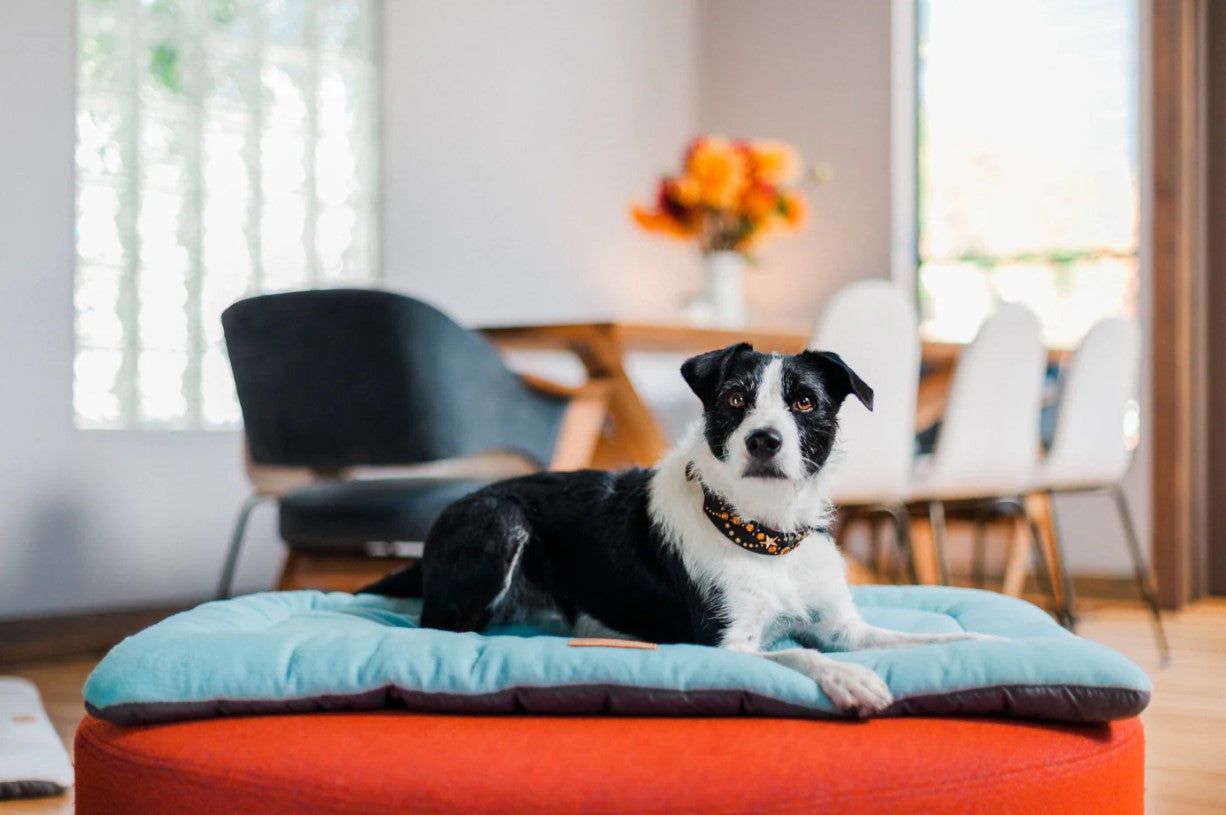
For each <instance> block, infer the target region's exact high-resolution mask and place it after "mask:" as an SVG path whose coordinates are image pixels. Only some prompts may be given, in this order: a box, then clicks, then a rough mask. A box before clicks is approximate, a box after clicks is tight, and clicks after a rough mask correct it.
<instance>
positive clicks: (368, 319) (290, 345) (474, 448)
mask: <svg viewBox="0 0 1226 815" xmlns="http://www.w3.org/2000/svg"><path fill="white" fill-rule="evenodd" d="M221 319H222V326H223V328H224V329H225V337H226V346H227V350H228V352H229V356H230V365H231V368H232V369H233V371H234V381H235V386H236V388H237V391H238V400H239V404H240V405H241V407H242V412H243V423H244V426H245V429H246V433H247V442H248V446H249V450H250V455H251V458H252V460H253V461H254V462H255V463H257V464H267V465H287V466H302V467H311V468H314V469H319V470H330V469H337V470H339V469H341V468H344V467H351V466H361V465H407V464H419V463H422V462H428V461H436V460H439V459H447V458H457V457H462V456H468V455H476V454H480V453H488V452H492V451H498V450H510V451H515V452H517V453H521V454H523V455H525V456H527V457H528V458H529V459H531V460H532V461H534V462H535V463H536V464H538V465H540V466H542V467H544V466H546V465H547V464H548V463H549V461H550V458H551V456H552V454H553V449H554V445H555V442H556V439H557V434H558V430H559V427H560V426H561V422H562V417H563V414H564V412H565V409H566V404H567V400H566V399H565V398H563V397H558V396H553V395H546V394H542V393H539V392H537V391H535V390H533V389H532V388H530V387H529V386H528V385H527V384H525V383H524V382H523V380H521V379H520V377H519V376H518V375H517V374H515V373H514V372H513V371H511V370H510V369H508V368H507V367H506V365H505V364H504V363H503V361H502V359H501V357H500V356H499V355H498V352H497V351H496V350H495V349H494V347H493V346H492V345H491V344H490V343H489V342H488V341H487V340H486V339H485V338H484V337H482V336H481V335H480V334H477V333H475V332H473V331H469V330H467V329H465V328H463V327H462V326H460V325H459V324H457V323H456V322H455V321H453V320H452V319H451V318H450V317H448V316H447V315H445V314H443V313H442V312H440V311H439V310H438V309H435V308H434V307H432V306H429V305H427V304H426V303H423V302H421V301H419V300H415V299H413V298H411V297H406V296H404V295H400V294H395V293H393V292H388V291H379V290H371V289H321V290H312V291H298V292H287V293H283V294H268V295H261V296H258V297H252V298H249V299H246V300H240V301H239V302H237V303H234V304H233V305H231V306H230V307H229V308H227V309H226V311H225V312H224V313H223V314H222V318H221Z"/></svg>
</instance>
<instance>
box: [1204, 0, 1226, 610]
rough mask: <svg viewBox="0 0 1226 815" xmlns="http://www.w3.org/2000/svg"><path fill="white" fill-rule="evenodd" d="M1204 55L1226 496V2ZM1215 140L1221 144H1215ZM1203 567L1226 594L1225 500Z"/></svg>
mask: <svg viewBox="0 0 1226 815" xmlns="http://www.w3.org/2000/svg"><path fill="white" fill-rule="evenodd" d="M1205 6H1206V8H1205V14H1206V17H1205V21H1204V22H1205V24H1204V26H1203V31H1204V39H1203V42H1204V43H1205V44H1206V48H1205V54H1204V62H1203V65H1204V72H1203V76H1204V89H1203V99H1204V100H1205V116H1204V121H1205V125H1204V144H1205V145H1206V151H1205V161H1204V170H1203V171H1204V176H1203V178H1204V182H1205V195H1204V201H1205V207H1204V214H1205V265H1204V270H1205V281H1206V283H1207V289H1208V291H1207V296H1206V297H1205V308H1206V309H1207V313H1208V314H1210V315H1215V316H1216V320H1206V321H1205V328H1206V331H1205V335H1206V336H1205V340H1206V349H1207V354H1206V371H1205V383H1206V390H1207V398H1206V400H1205V417H1206V421H1205V426H1204V428H1203V431H1204V432H1205V439H1206V442H1207V443H1206V444H1205V445H1204V447H1205V449H1206V450H1207V452H1208V456H1207V457H1208V462H1207V466H1206V493H1205V494H1206V495H1208V496H1222V495H1226V432H1224V431H1222V430H1220V429H1217V428H1215V427H1214V423H1213V422H1211V421H1209V417H1214V416H1222V415H1226V318H1224V317H1223V315H1226V229H1224V228H1223V227H1222V225H1223V224H1226V149H1223V147H1221V145H1226V4H1224V3H1222V2H1220V0H1215V1H1214V2H1208V3H1206V4H1205ZM1214 145H1219V146H1218V147H1214ZM1206 509H1207V518H1206V521H1207V522H1206V526H1205V537H1204V538H1203V539H1202V540H1204V541H1205V546H1204V560H1203V561H1202V564H1201V565H1203V566H1204V568H1203V569H1202V570H1201V574H1203V575H1204V576H1205V591H1206V593H1209V594H1226V545H1224V544H1223V543H1218V542H1219V541H1221V542H1226V501H1220V500H1217V501H1207V502H1206Z"/></svg>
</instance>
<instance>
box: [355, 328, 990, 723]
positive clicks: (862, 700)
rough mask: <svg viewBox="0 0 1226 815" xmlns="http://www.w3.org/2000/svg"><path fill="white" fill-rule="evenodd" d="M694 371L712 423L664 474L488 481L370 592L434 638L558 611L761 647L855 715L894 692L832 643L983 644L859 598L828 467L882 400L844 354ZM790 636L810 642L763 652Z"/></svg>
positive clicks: (694, 366)
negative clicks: (832, 523) (908, 624)
mask: <svg viewBox="0 0 1226 815" xmlns="http://www.w3.org/2000/svg"><path fill="white" fill-rule="evenodd" d="M681 374H682V376H683V377H684V378H685V381H686V382H687V383H688V384H689V386H690V388H691V389H692V390H693V391H694V393H695V394H697V395H698V397H699V398H700V399H701V400H702V404H703V408H704V412H703V416H702V420H701V421H700V422H697V423H695V425H694V426H693V427H692V428H691V429H690V431H689V432H688V433H687V435H686V437H685V439H684V440H683V441H682V442H681V443H680V444H679V445H678V446H677V448H676V449H674V450H673V451H672V452H671V453H670V454H669V455H668V456H667V457H666V458H665V459H664V460H663V461H662V462H660V463H659V464H658V465H657V466H656V467H655V468H653V469H650V470H641V469H638V470H627V471H624V472H616V473H611V472H601V471H595V470H585V471H580V472H570V473H541V474H537V475H530V476H526V477H523V478H516V479H512V480H509V481H503V482H500V483H497V484H493V485H490V486H488V487H486V488H484V489H481V490H479V491H477V492H475V493H473V494H472V495H470V496H468V497H465V498H462V499H460V500H459V501H457V502H456V503H455V504H453V505H451V506H450V507H449V508H448V509H447V510H446V511H445V512H444V513H443V514H442V516H441V517H440V518H439V519H438V521H437V522H436V523H435V525H434V528H433V529H432V530H431V532H430V535H429V538H428V540H427V541H426V546H425V554H424V557H423V560H422V562H421V564H420V567H419V568H413V567H411V568H410V569H405V570H401V571H398V572H393V573H392V574H390V575H388V576H387V577H385V578H384V579H383V580H381V581H379V582H378V583H376V584H375V585H373V586H371V587H370V588H369V589H367V591H373V592H376V593H381V594H389V595H393V596H415V595H417V594H418V593H419V592H421V596H422V597H423V608H422V625H424V626H427V627H430V628H440V629H446V630H451V631H480V630H481V629H483V628H485V627H486V626H488V625H491V624H495V623H504V622H511V621H515V620H518V619H522V618H524V617H525V616H528V615H530V614H532V613H534V612H540V611H544V610H552V611H560V612H561V613H562V614H564V615H566V616H567V617H568V618H570V619H571V620H572V621H576V620H579V619H580V618H581V616H585V617H587V618H591V619H592V620H594V621H595V622H596V623H598V624H600V626H603V627H605V628H608V629H612V630H613V631H615V632H618V633H620V634H622V635H626V636H629V637H634V638H637V639H642V640H647V641H650V642H658V643H666V642H688V643H700V644H706V645H715V646H720V647H723V648H729V649H732V650H734V651H740V652H743V653H747V654H755V655H758V656H760V657H763V658H765V659H770V660H774V661H775V662H778V663H779V664H781V665H785V666H787V667H789V668H792V669H794V670H797V671H800V672H801V673H804V674H806V675H808V676H810V677H812V678H813V679H814V680H815V681H816V682H817V683H818V684H819V685H820V686H821V688H822V690H823V691H825V693H826V695H827V696H829V697H830V699H831V700H832V701H833V702H834V703H835V704H836V705H837V706H838V707H839V708H840V709H843V710H846V711H855V712H859V713H860V714H867V713H871V712H874V711H878V710H881V709H882V708H884V707H886V706H887V705H889V704H890V702H891V701H892V698H891V695H890V691H889V689H888V688H887V687H886V684H885V682H883V681H882V680H881V678H880V677H878V676H877V674H875V673H874V672H873V671H872V670H870V669H868V668H866V667H864V666H862V665H857V664H853V663H847V662H839V661H835V660H832V659H830V658H829V657H827V656H825V655H823V654H822V653H821V651H822V650H834V651H842V650H854V649H861V648H889V647H896V646H905V645H918V644H923V643H931V642H939V641H946V640H951V639H963V638H972V637H976V636H978V635H975V634H970V633H958V634H934V635H929V634H905V633H901V632H897V631H889V630H885V629H880V628H875V627H873V626H870V625H868V624H867V623H866V622H865V621H864V620H863V619H861V617H860V614H859V612H858V611H857V610H856V607H855V605H854V604H853V603H852V599H851V592H850V590H849V589H848V585H847V574H846V565H845V564H844V562H843V559H842V556H841V555H840V553H839V551H838V549H837V548H836V547H835V544H834V542H833V541H832V540H831V538H830V536H829V534H828V533H827V530H826V524H827V522H828V519H829V518H830V515H831V505H830V502H829V500H828V499H827V497H826V495H825V493H824V491H823V487H822V481H823V479H822V468H823V466H824V465H825V464H826V461H827V459H828V457H829V456H830V453H831V450H832V448H833V446H834V440H835V431H836V429H837V427H838V422H837V414H838V411H839V407H840V405H841V404H842V403H843V400H844V399H845V398H846V397H847V396H849V395H855V397H856V398H857V399H859V400H860V401H861V402H863V403H864V405H865V406H866V407H868V408H870V409H871V408H872V403H873V391H872V389H871V388H870V387H869V386H868V385H866V384H865V383H864V382H863V381H862V380H861V379H860V377H859V376H857V375H856V374H855V372H854V371H852V370H851V369H850V368H849V367H848V366H847V365H846V364H845V363H844V362H843V361H842V360H841V359H840V358H839V357H838V356H837V355H836V354H832V353H826V352H815V351H805V352H803V353H800V354H797V355H795V356H780V355H777V354H776V355H768V354H761V353H757V352H755V351H754V350H753V348H752V347H750V346H749V345H747V344H744V343H742V344H740V345H733V346H730V347H728V348H724V349H722V350H718V351H711V352H709V353H706V354H702V355H700V356H696V357H694V358H692V359H689V360H687V361H686V363H685V364H684V365H683V366H682V368H681ZM589 627H590V621H589ZM785 634H786V635H791V636H792V637H793V638H794V639H795V640H796V641H797V642H800V643H802V644H803V645H804V647H802V648H790V649H784V650H778V651H767V650H765V649H766V647H767V646H768V645H769V644H770V643H771V642H773V641H775V640H776V639H778V638H779V637H781V636H783V635H785Z"/></svg>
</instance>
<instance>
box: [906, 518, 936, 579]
mask: <svg viewBox="0 0 1226 815" xmlns="http://www.w3.org/2000/svg"><path fill="white" fill-rule="evenodd" d="M911 559H912V562H914V564H915V579H916V581H917V582H918V583H920V584H921V585H924V586H938V585H940V583H941V565H940V558H939V557H938V556H937V547H936V539H935V537H934V535H933V532H932V523H931V522H930V521H929V520H928V518H927V517H921V516H912V517H911Z"/></svg>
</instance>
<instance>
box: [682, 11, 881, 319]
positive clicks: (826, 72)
mask: <svg viewBox="0 0 1226 815" xmlns="http://www.w3.org/2000/svg"><path fill="white" fill-rule="evenodd" d="M701 31H702V34H701V39H700V51H701V66H702V67H701V70H700V76H701V77H702V82H701V85H700V88H699V92H700V94H701V100H702V105H701V108H700V111H699V116H700V121H701V123H702V126H703V128H704V129H706V130H709V131H715V132H723V133H726V134H728V135H729V136H745V137H775V138H781V139H784V140H786V141H788V142H790V143H792V144H793V145H795V146H796V147H797V149H799V150H800V151H801V153H802V154H803V156H804V157H805V158H806V159H807V160H808V161H810V162H817V161H824V162H827V163H829V164H830V165H831V167H832V168H833V170H834V178H833V180H832V182H831V183H829V184H827V185H825V186H823V187H821V188H819V189H818V190H816V191H815V192H813V193H812V194H811V195H809V202H810V212H809V222H808V224H807V225H806V226H805V228H804V231H802V232H800V233H799V234H797V235H788V236H782V237H780V238H778V239H777V240H776V242H775V243H774V244H772V245H770V246H769V247H768V248H767V249H766V250H765V251H764V252H763V253H762V263H761V266H760V268H759V269H758V270H757V271H755V272H754V273H753V274H752V275H751V276H750V281H749V284H748V289H749V291H748V295H749V298H750V300H751V301H752V306H753V309H754V312H755V313H757V314H760V315H763V316H765V317H768V318H769V319H770V320H773V321H776V322H777V323H779V324H782V325H790V326H807V325H811V324H812V323H813V322H814V321H815V320H816V319H817V318H818V315H819V314H820V313H821V306H822V305H823V304H824V303H825V302H826V300H827V298H828V297H829V296H830V294H831V293H832V292H834V291H835V290H836V289H838V288H839V287H840V286H842V285H843V284H845V283H847V282H850V281H852V280H857V279H859V278H863V277H888V276H889V274H890V4H889V2H888V0H869V1H868V2H865V1H864V0H861V1H860V2H854V3H849V2H845V0H757V1H756V2H753V3H745V2H740V0H704V2H703V3H702V17H701Z"/></svg>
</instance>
